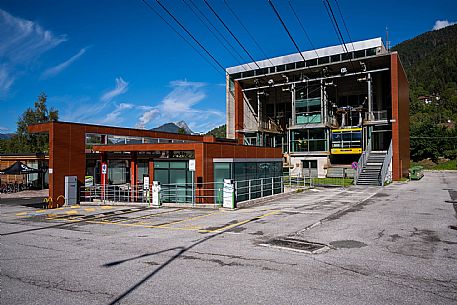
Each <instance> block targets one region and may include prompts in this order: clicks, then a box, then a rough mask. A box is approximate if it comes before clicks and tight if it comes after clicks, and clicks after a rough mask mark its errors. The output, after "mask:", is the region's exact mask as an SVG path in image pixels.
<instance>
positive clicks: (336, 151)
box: [330, 127, 362, 155]
mask: <svg viewBox="0 0 457 305" xmlns="http://www.w3.org/2000/svg"><path fill="white" fill-rule="evenodd" d="M331 134H332V148H331V150H330V152H331V154H333V155H350V154H361V153H362V128H358V127H357V128H344V129H333V130H332V131H331Z"/></svg>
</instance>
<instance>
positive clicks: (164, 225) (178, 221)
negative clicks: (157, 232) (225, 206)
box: [155, 210, 222, 228]
mask: <svg viewBox="0 0 457 305" xmlns="http://www.w3.org/2000/svg"><path fill="white" fill-rule="evenodd" d="M218 213H222V210H221V211H216V212H212V213H208V214H204V215H199V216H195V217H190V218H186V219H181V220H177V221H172V222H169V223H164V224H163V225H158V226H155V227H157V228H162V227H168V226H170V225H174V224H177V223H181V222H185V221H191V220H195V219H200V218H203V217H208V216H211V215H214V214H218Z"/></svg>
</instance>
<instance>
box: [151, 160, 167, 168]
mask: <svg viewBox="0 0 457 305" xmlns="http://www.w3.org/2000/svg"><path fill="white" fill-rule="evenodd" d="M154 168H170V162H167V161H154Z"/></svg>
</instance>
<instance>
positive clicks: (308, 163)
mask: <svg viewBox="0 0 457 305" xmlns="http://www.w3.org/2000/svg"><path fill="white" fill-rule="evenodd" d="M302 164H303V176H304V177H317V160H302Z"/></svg>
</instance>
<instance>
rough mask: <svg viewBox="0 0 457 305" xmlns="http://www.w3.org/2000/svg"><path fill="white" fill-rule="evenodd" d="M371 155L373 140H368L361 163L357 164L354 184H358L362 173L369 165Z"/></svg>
mask: <svg viewBox="0 0 457 305" xmlns="http://www.w3.org/2000/svg"><path fill="white" fill-rule="evenodd" d="M370 153H371V139H369V140H368V143H367V145H366V147H365V151H364V152H363V153H362V154H361V155H360V158H359V161H358V162H357V169H356V172H355V175H354V184H357V180H358V179H359V175H360V173H361V172H362V170H363V168H364V167H365V166H366V165H367V161H368V156H369V155H370Z"/></svg>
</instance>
